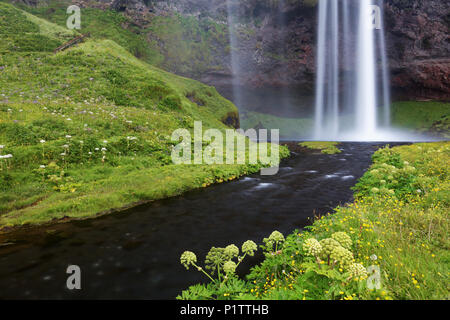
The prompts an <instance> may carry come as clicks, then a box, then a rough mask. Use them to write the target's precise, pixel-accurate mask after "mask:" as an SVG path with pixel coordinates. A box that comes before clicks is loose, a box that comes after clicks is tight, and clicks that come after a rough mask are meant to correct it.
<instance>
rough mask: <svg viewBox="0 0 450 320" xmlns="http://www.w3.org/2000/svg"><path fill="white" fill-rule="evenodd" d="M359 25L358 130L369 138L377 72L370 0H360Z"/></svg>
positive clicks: (372, 128)
mask: <svg viewBox="0 0 450 320" xmlns="http://www.w3.org/2000/svg"><path fill="white" fill-rule="evenodd" d="M359 1H360V8H359V25H358V36H357V37H358V38H357V41H358V42H357V43H358V46H357V53H356V55H357V56H356V72H357V73H356V130H357V132H358V134H359V135H360V137H361V138H363V139H369V138H370V137H371V136H373V135H374V133H375V128H376V123H377V113H376V103H377V101H376V96H377V94H376V76H375V75H376V73H375V52H374V51H375V49H374V47H375V41H374V32H373V26H372V23H373V22H372V20H371V19H370V11H369V8H370V7H369V6H370V2H371V1H370V0H359Z"/></svg>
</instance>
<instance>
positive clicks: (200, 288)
mask: <svg viewBox="0 0 450 320" xmlns="http://www.w3.org/2000/svg"><path fill="white" fill-rule="evenodd" d="M256 250H257V246H256V243H254V242H253V241H251V240H247V241H245V242H244V244H243V245H242V255H240V254H239V248H238V247H236V246H235V245H234V244H231V245H229V246H227V247H225V248H216V247H212V248H211V249H210V250H209V252H208V254H207V255H206V259H205V269H206V270H208V271H205V269H204V268H202V267H200V266H198V265H197V256H196V255H195V254H194V253H193V252H191V251H185V252H184V253H183V254H182V255H181V257H180V262H181V264H182V265H183V266H184V267H185V268H186V269H188V270H189V267H190V266H191V265H192V266H194V267H195V268H196V269H197V271H199V272H202V273H203V274H204V275H205V276H206V277H208V279H209V280H211V282H210V283H208V284H206V285H194V286H192V287H189V289H188V290H185V291H183V292H182V293H181V295H180V296H178V297H177V299H182V300H187V299H188V300H200V299H211V298H214V299H230V297H235V296H236V294H237V295H238V296H241V295H242V292H243V291H244V290H245V282H244V281H242V280H240V279H238V278H237V276H236V269H237V267H238V266H239V265H240V263H241V262H242V261H243V260H244V259H245V257H246V256H247V255H249V256H252V255H253V254H254V252H255V251H256ZM233 259H236V260H237V261H236V262H235V261H233ZM214 276H216V278H213V277H214Z"/></svg>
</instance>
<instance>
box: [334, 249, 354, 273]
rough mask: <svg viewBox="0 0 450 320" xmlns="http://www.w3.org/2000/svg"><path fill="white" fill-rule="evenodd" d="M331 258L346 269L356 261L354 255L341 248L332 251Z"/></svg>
mask: <svg viewBox="0 0 450 320" xmlns="http://www.w3.org/2000/svg"><path fill="white" fill-rule="evenodd" d="M330 258H331V260H332V261H333V262H335V263H338V264H339V266H341V267H342V268H344V269H346V268H347V267H348V266H350V265H351V264H352V263H353V260H354V259H353V253H351V252H350V251H349V250H347V249H345V248H344V247H341V246H338V247H335V248H334V249H333V251H331V254H330Z"/></svg>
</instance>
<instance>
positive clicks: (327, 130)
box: [217, 0, 436, 141]
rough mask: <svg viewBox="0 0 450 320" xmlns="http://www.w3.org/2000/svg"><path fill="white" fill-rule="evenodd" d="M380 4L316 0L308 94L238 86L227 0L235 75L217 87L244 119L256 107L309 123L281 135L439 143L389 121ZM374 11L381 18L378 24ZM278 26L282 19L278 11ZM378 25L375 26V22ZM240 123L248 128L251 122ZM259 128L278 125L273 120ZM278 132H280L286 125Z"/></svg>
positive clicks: (231, 1)
mask: <svg viewBox="0 0 450 320" xmlns="http://www.w3.org/2000/svg"><path fill="white" fill-rule="evenodd" d="M283 3H284V1H283V0H280V1H279V2H278V6H279V9H281V7H282V6H283ZM377 8H378V10H379V11H378V12H377ZM382 8H383V1H382V0H379V1H378V0H373V1H371V0H358V1H355V0H338V1H334V0H319V1H318V5H317V14H318V25H317V50H316V51H317V52H316V83H315V92H314V95H312V94H309V95H308V94H307V93H306V94H305V91H304V90H301V88H295V87H293V86H290V87H284V86H280V87H260V88H249V87H245V86H244V85H243V84H242V83H243V82H242V81H241V80H242V78H243V77H244V76H245V74H244V73H245V72H244V71H243V68H242V65H241V61H240V60H241V57H240V53H239V52H240V50H239V36H238V31H237V29H238V24H239V22H238V17H237V12H238V9H239V1H237V0H227V9H228V25H229V35H230V39H229V41H230V47H231V51H230V52H231V53H230V60H231V61H230V65H231V69H232V74H233V77H232V82H231V85H228V86H227V85H223V84H222V85H219V86H217V89H218V91H219V92H220V93H221V94H223V95H224V96H225V97H227V98H229V99H230V100H232V101H233V102H234V103H235V105H236V106H237V107H238V108H239V112H240V117H241V119H245V118H246V116H247V113H248V112H258V113H260V114H264V115H271V116H275V117H277V120H278V121H277V123H278V124H279V123H283V119H285V120H286V123H287V122H288V121H289V120H292V119H295V118H298V119H308V120H310V123H311V126H310V127H308V128H299V129H304V130H299V131H301V132H302V134H299V135H292V134H291V135H283V134H282V133H281V137H282V139H288V140H329V141H431V140H436V139H435V137H431V136H425V135H423V134H419V133H416V132H413V131H412V130H411V131H409V130H404V129H399V128H394V127H393V126H392V125H391V119H390V114H391V111H390V82H389V81H390V79H389V69H388V61H387V56H386V44H385V35H384V23H383V9H382ZM376 14H378V15H379V16H378V18H379V21H376V19H377V17H376ZM277 23H278V24H279V25H283V24H285V23H286V21H285V20H284V18H283V14H282V13H281V12H280V13H279V14H278V17H277ZM375 24H378V25H377V26H376V27H375ZM284 27H286V25H284ZM280 50H281V49H280ZM241 122H242V121H241ZM244 122H245V121H244ZM258 126H261V125H260V124H258ZM242 127H243V129H249V128H250V127H255V124H253V125H252V126H248V127H246V126H245V125H244V126H242ZM263 127H264V128H266V129H277V128H275V127H272V126H271V124H270V123H265V124H264V125H263ZM279 129H281V132H283V128H279ZM305 131H306V132H307V133H306V134H305V133H304V132H305Z"/></svg>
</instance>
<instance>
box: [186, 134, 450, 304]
mask: <svg viewBox="0 0 450 320" xmlns="http://www.w3.org/2000/svg"><path fill="white" fill-rule="evenodd" d="M449 158H450V143H449V142H439V143H421V144H414V145H410V146H400V147H395V148H392V149H388V148H385V149H380V150H379V151H377V152H376V153H375V155H374V157H373V165H372V166H371V168H370V170H369V171H368V172H366V174H365V175H364V176H363V177H362V178H361V179H360V180H359V183H358V184H357V185H356V187H355V201H354V202H353V203H351V204H348V205H344V206H340V207H337V208H336V209H335V210H334V212H333V214H329V215H326V216H321V217H317V219H316V220H315V222H314V223H313V224H312V226H311V227H309V228H307V230H306V231H303V232H298V231H297V232H294V233H292V234H290V235H288V236H287V237H286V239H285V238H284V237H283V236H280V235H279V234H277V233H273V234H272V235H271V236H270V237H268V238H266V239H265V241H264V242H265V245H264V246H263V247H260V248H259V250H263V251H265V260H264V261H263V263H262V264H260V265H258V266H256V267H254V268H253V269H252V270H251V272H250V274H248V275H247V276H246V278H245V279H246V280H242V279H239V278H237V277H236V276H235V274H234V270H231V271H232V272H231V271H230V269H229V268H228V271H227V273H228V280H226V281H223V280H222V281H217V280H216V282H211V283H209V284H207V285H196V286H192V287H190V289H189V290H187V291H183V293H182V295H181V296H179V298H183V299H211V298H213V299H275V300H279V299H345V300H353V299H387V300H389V299H414V300H419V299H447V298H448V288H447V283H448V280H449V273H448V270H449V263H448V261H449V260H448V259H449V246H450V244H449V242H448V235H447V232H448V227H449V205H450V199H449V190H450V183H449V179H448V177H449V173H450V172H449V171H450V167H449V165H448V164H449V163H450V161H449ZM330 238H331V240H329V239H330ZM325 239H328V240H325ZM334 248H339V249H337V251H333V250H334ZM247 249H248V248H247ZM243 250H245V248H243ZM330 255H331V259H330ZM229 266H230V265H228V267H229ZM378 268H379V269H378ZM367 270H368V271H367ZM374 270H375V272H374ZM377 270H379V272H378V271H377ZM190 272H195V271H190ZM378 276H379V277H378ZM367 279H371V280H374V282H371V283H373V284H374V286H373V287H371V288H372V289H370V288H368V282H367ZM377 279H379V282H377V281H378V280H377ZM219 282H221V283H220V284H219ZM377 283H379V284H380V286H379V287H378V285H377Z"/></svg>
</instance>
